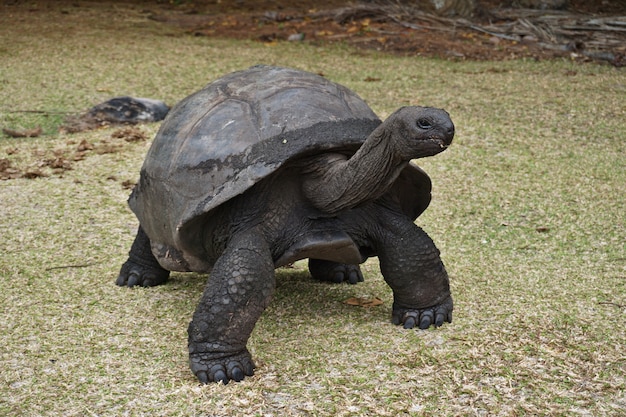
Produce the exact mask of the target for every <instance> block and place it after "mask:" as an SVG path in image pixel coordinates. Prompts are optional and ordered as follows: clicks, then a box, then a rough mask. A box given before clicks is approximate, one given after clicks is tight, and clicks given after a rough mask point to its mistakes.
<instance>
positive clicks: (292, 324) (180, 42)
mask: <svg viewBox="0 0 626 417" xmlns="http://www.w3.org/2000/svg"><path fill="white" fill-rule="evenodd" d="M0 7H2V8H3V9H2V10H1V11H2V13H0V39H2V42H1V43H0V59H1V60H2V65H1V66H0V85H1V88H0V103H1V104H0V125H1V127H9V128H32V127H34V126H35V125H37V124H41V125H43V127H44V131H45V132H46V133H47V135H46V136H44V137H41V138H36V139H9V138H2V139H0V159H8V160H10V161H11V162H12V164H13V166H15V167H18V168H20V169H27V168H28V167H36V166H37V165H38V164H40V163H41V160H42V159H45V158H46V155H49V154H54V152H53V151H55V150H56V151H57V154H60V155H70V154H72V152H74V151H75V147H76V146H77V144H79V143H80V142H81V141H83V140H85V141H87V142H88V143H92V144H95V145H98V144H102V143H107V141H108V142H111V140H112V139H111V134H112V132H113V129H105V130H98V131H94V132H89V133H81V134H76V135H73V136H70V135H65V134H56V133H55V128H56V126H58V124H59V123H60V118H59V117H57V116H55V115H52V116H48V117H44V116H42V115H39V114H32V113H11V112H12V111H14V110H56V111H62V112H67V111H79V110H84V109H86V108H87V107H89V106H91V105H93V104H95V103H97V102H99V101H103V100H104V99H107V98H109V97H110V96H113V95H121V94H134V95H138V96H146V97H154V98H159V99H163V100H165V101H167V102H169V103H174V102H176V101H177V100H179V99H181V98H183V97H184V96H186V95H187V94H189V93H190V92H192V91H194V90H196V89H198V88H200V87H201V86H202V85H204V84H205V83H207V82H208V81H210V80H211V79H214V78H216V77H217V76H219V75H221V74H223V73H225V72H228V71H231V70H234V69H239V68H244V67H247V66H249V65H252V64H256V63H261V62H263V63H270V64H281V65H287V66H294V67H298V68H303V69H308V70H311V71H315V72H323V73H324V74H326V75H327V76H328V77H329V78H331V79H333V80H335V81H339V82H341V83H344V84H346V85H348V86H349V87H351V88H352V89H354V90H355V91H357V92H358V93H359V94H360V95H362V96H363V97H364V98H365V99H366V100H367V101H368V102H369V103H370V104H371V105H372V107H373V108H374V109H375V111H377V112H378V113H379V114H381V115H383V116H384V115H387V114H389V113H390V112H391V111H392V110H393V109H394V108H396V107H398V106H400V105H404V104H411V103H421V104H428V105H433V106H439V107H444V108H446V109H448V111H449V112H450V113H451V114H452V117H453V119H454V120H455V122H456V124H457V127H458V135H457V139H456V142H455V144H454V145H453V146H452V147H451V148H450V149H449V150H448V151H446V152H445V153H444V154H442V155H440V156H437V157H436V158H431V159H429V160H425V161H423V162H422V163H421V165H422V166H423V167H425V169H426V170H427V171H428V172H429V173H430V174H431V177H432V178H433V181H434V185H435V190H434V201H433V204H432V205H431V207H430V208H429V210H428V211H427V212H426V213H425V214H424V216H423V217H422V218H420V219H419V223H420V224H421V225H423V226H424V228H425V229H426V230H427V231H428V232H429V233H430V234H431V236H432V237H433V238H434V240H435V241H436V242H437V243H438V245H439V247H440V249H441V250H442V252H443V256H444V261H445V262H446V264H447V266H448V269H449V271H450V273H451V275H452V286H453V291H454V295H455V301H456V310H455V320H454V323H452V324H451V325H447V326H445V327H443V328H441V329H438V330H431V331H403V330H402V329H399V328H397V327H395V326H392V325H391V324H390V323H389V316H390V304H391V293H390V291H389V289H388V288H387V287H386V285H385V284H384V282H383V280H382V277H381V276H380V273H379V270H378V267H377V265H376V262H375V260H370V261H368V263H366V265H365V267H364V269H365V273H366V282H365V283H363V284H359V285H357V286H347V285H344V286H333V285H324V284H319V283H315V282H313V281H312V280H310V279H309V277H308V275H307V274H306V272H305V269H304V267H303V265H302V264H297V265H296V268H295V269H289V270H281V271H280V272H279V278H278V291H277V295H276V298H275V300H274V301H273V303H272V304H271V306H270V308H269V309H268V310H267V311H266V313H265V314H264V315H263V317H262V319H261V320H260V322H259V323H258V325H257V328H256V330H255V332H254V335H253V337H252V340H251V343H250V348H251V350H252V352H253V355H254V357H255V359H256V360H257V363H258V365H259V366H258V370H257V375H256V376H255V377H253V378H250V379H247V380H246V381H245V382H243V383H240V384H229V385H228V386H225V387H224V386H217V385H210V386H200V385H199V384H198V383H197V382H196V380H195V378H194V377H193V375H192V374H191V372H190V371H189V369H188V366H187V353H186V326H187V324H188V321H189V319H190V317H191V313H192V311H193V309H194V307H195V303H196V300H197V299H198V297H199V296H200V292H201V290H202V287H203V284H204V278H203V277H202V276H200V275H194V274H190V275H184V274H174V275H173V279H172V281H171V282H170V283H169V284H168V285H166V286H162V287H159V288H153V289H136V290H128V289H120V288H117V287H116V286H115V285H114V284H113V281H114V279H115V276H116V274H117V271H118V268H119V265H120V264H121V263H122V262H123V261H124V260H125V255H126V252H127V250H128V248H129V245H130V243H131V241H132V238H133V232H134V229H135V227H136V221H135V219H134V218H133V216H132V214H131V213H130V211H129V210H128V209H127V208H126V205H125V200H126V198H127V194H128V190H127V189H125V188H124V187H123V185H122V183H124V182H125V181H134V180H136V178H137V174H138V170H139V167H140V165H141V161H142V157H143V155H144V154H145V152H146V149H147V146H148V145H147V143H146V142H133V143H129V142H124V141H119V142H115V143H116V144H119V146H117V147H115V146H114V148H115V151H113V152H110V153H98V152H95V151H93V152H90V153H88V154H87V156H86V157H85V158H84V160H82V161H75V162H73V164H72V168H73V169H72V170H64V171H62V172H60V173H59V174H54V173H52V172H50V173H49V174H50V176H48V177H43V178H37V179H30V180H29V179H14V180H7V181H1V182H0V201H1V204H0V207H1V210H2V217H1V219H2V220H1V221H0V235H1V236H2V240H1V243H0V251H1V253H2V256H0V280H1V281H0V282H1V283H2V291H0V306H2V307H1V308H2V317H3V319H2V320H1V321H0V335H1V340H2V343H1V344H0V414H1V415H22V416H40V415H43V416H48V415H49V416H53V415H54V416H59V415H63V416H92V415H93V416H119V415H130V416H143V415H146V416H148V415H149V416H173V415H185V416H231V415H233V416H234V415H250V416H256V415H258V416H266V415H274V416H279V415H320V416H326V415H328V416H331V415H332V416H348V415H351V416H352V415H380V416H386V415H388V416H399V415H400V416H402V415H405V416H409V415H410V416H431V415H437V416H448V415H449V416H453V415H459V416H465V415H481V416H482V415H502V416H521V415H555V416H565V415H568V416H569V415H580V416H600V415H603V416H604V415H606V416H618V415H624V414H625V413H626V395H625V394H624V392H625V388H626V381H625V377H626V371H625V368H626V357H625V356H624V352H625V341H626V330H625V329H626V320H625V307H624V305H625V304H626V288H625V281H626V279H625V275H626V272H625V263H624V260H625V259H626V250H625V247H624V242H625V241H626V230H625V226H624V214H623V213H625V212H626V204H625V199H624V195H625V192H626V186H625V184H626V164H625V160H624V155H625V153H626V149H624V146H625V145H624V144H625V142H624V138H625V137H626V125H625V124H624V120H625V119H626V117H625V116H626V100H625V98H624V97H626V94H625V93H626V83H625V81H624V73H623V70H616V69H614V68H609V67H603V66H596V65H585V66H577V65H574V64H571V63H569V62H566V61H559V62H542V63H535V62H506V63H465V62H459V63H453V62H444V61H436V60H425V59H420V58H414V57H413V58H398V57H389V56H382V55H377V54H374V53H356V52H355V51H352V50H349V49H342V48H340V47H332V48H325V47H313V46H308V45H292V44H279V45H278V46H274V47H266V46H262V45H258V44H253V43H245V42H229V41H218V40H212V39H207V38H193V37H187V36H182V35H180V34H178V33H176V32H173V31H172V30H170V29H166V28H163V27H161V26H158V25H157V24H156V23H154V22H151V21H149V20H147V19H146V15H145V13H142V12H141V9H140V8H136V9H134V8H132V7H130V6H116V7H113V8H109V9H102V8H100V6H98V4H97V3H90V4H89V7H87V6H86V5H83V6H81V7H73V6H68V8H67V10H66V12H67V13H66V14H64V13H60V11H59V10H54V9H53V10H46V9H45V5H44V6H38V10H39V11H38V12H32V11H31V12H29V11H28V9H29V8H33V7H34V6H32V5H31V6H29V5H28V4H27V5H18V6H0ZM16 25H17V26H16ZM12 28H18V29H12ZM122 29H123V30H122ZM368 77H369V79H376V78H380V81H376V82H368V81H365V80H366V79H368ZM157 127H158V126H155V125H151V126H144V127H141V129H142V131H143V132H144V133H145V134H146V135H148V137H151V136H153V135H154V133H155V132H156V129H157ZM103 141H104V142H103ZM361 295H366V296H377V297H380V298H381V299H383V301H384V304H383V305H382V306H380V307H376V308H371V309H362V308H357V307H352V306H348V305H345V304H343V302H342V301H343V300H345V299H347V298H349V297H353V296H361Z"/></svg>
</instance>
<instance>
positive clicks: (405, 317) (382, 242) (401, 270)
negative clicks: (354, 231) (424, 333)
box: [376, 211, 453, 329]
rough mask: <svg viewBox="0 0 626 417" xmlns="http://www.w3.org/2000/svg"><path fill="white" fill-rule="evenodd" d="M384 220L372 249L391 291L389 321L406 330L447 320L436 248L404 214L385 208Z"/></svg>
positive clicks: (446, 288) (447, 300) (446, 292)
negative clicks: (377, 239) (374, 247)
mask: <svg viewBox="0 0 626 417" xmlns="http://www.w3.org/2000/svg"><path fill="white" fill-rule="evenodd" d="M390 213H391V214H390ZM384 219H385V220H384V224H383V228H382V231H381V232H380V236H379V241H378V242H377V243H376V246H377V248H376V249H377V253H378V258H379V260H380V269H381V272H382V274H383V277H384V278H385V281H386V282H387V284H389V286H390V287H391V289H392V290H393V296H394V303H393V313H392V322H393V323H394V324H403V325H404V328H406V329H410V328H413V327H415V326H418V327H419V328H420V329H427V328H429V327H430V326H431V325H435V326H436V327H439V326H441V325H442V324H443V323H444V322H448V323H451V322H452V310H453V302H452V297H451V295H450V284H449V281H448V274H447V272H446V269H445V267H444V265H443V262H442V261H441V259H440V257H439V250H438V249H437V248H436V247H435V244H434V243H433V241H432V240H431V239H430V237H428V235H427V234H426V233H425V232H424V231H423V230H422V229H420V228H419V227H417V226H416V225H415V224H414V223H413V222H412V221H411V220H410V219H409V218H408V217H406V216H403V215H401V214H398V213H393V212H391V211H387V214H386V215H385V217H384Z"/></svg>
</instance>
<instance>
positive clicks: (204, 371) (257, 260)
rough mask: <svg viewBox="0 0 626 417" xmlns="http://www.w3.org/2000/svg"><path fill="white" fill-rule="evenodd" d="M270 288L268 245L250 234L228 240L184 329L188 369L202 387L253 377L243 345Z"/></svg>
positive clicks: (272, 285) (271, 269)
mask: <svg viewBox="0 0 626 417" xmlns="http://www.w3.org/2000/svg"><path fill="white" fill-rule="evenodd" d="M274 288H275V278H274V263H273V262H272V257H271V253H270V250H269V247H268V245H267V242H266V241H265V240H264V239H263V238H262V237H261V235H260V234H258V233H255V232H254V231H247V232H244V233H239V234H238V235H235V236H234V237H232V238H231V239H230V241H229V242H228V245H227V247H226V250H225V251H224V253H223V254H222V256H220V258H219V259H218V260H217V262H216V264H215V266H214V268H213V271H212V272H211V275H210V276H209V280H208V282H207V285H206V287H205V290H204V293H203V295H202V298H201V299H200V303H199V305H198V307H197V309H196V311H195V313H194V315H193V320H192V321H191V324H190V325H189V330H188V333H189V361H190V367H191V370H192V371H193V373H194V374H195V375H196V376H197V377H198V379H199V380H200V381H201V382H203V383H208V382H220V381H221V382H223V383H224V384H227V383H228V382H229V381H230V380H233V381H241V380H242V379H243V378H244V377H245V376H251V375H253V374H254V363H253V362H252V358H251V356H250V353H249V352H248V350H247V348H246V344H247V342H248V338H249V337H250V334H251V333H252V330H253V329H254V325H255V324H256V322H257V320H258V319H259V317H260V316H261V313H263V311H264V310H265V307H267V305H268V304H269V302H270V299H271V297H272V295H273V293H274Z"/></svg>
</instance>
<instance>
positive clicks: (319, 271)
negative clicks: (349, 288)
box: [309, 259, 363, 284]
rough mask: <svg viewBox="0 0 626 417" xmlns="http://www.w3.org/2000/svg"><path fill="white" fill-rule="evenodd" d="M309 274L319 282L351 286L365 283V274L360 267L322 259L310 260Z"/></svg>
mask: <svg viewBox="0 0 626 417" xmlns="http://www.w3.org/2000/svg"><path fill="white" fill-rule="evenodd" d="M309 272H311V275H312V276H313V278H315V279H317V280H319V281H330V282H335V283H338V284H340V283H342V282H344V281H347V282H348V283H350V284H356V283H357V282H363V274H362V273H361V268H359V266H358V265H350V264H342V263H338V262H332V261H325V260H322V259H309Z"/></svg>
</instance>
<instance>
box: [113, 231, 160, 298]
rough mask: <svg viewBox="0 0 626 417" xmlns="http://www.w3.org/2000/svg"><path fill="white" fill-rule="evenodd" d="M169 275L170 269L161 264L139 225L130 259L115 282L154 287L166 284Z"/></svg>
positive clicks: (129, 254) (130, 285)
mask: <svg viewBox="0 0 626 417" xmlns="http://www.w3.org/2000/svg"><path fill="white" fill-rule="evenodd" d="M169 276H170V271H168V270H166V269H163V268H162V267H161V265H159V263H158V262H157V260H156V258H155V257H154V255H153V254H152V250H151V249H150V239H149V238H148V236H147V235H146V233H145V232H144V231H143V229H142V228H141V226H139V229H138V230H137V236H136V237H135V241H134V242H133V245H132V246H131V248H130V252H128V260H127V261H126V262H124V264H123V265H122V268H121V269H120V273H119V275H118V277H117V280H116V281H115V283H116V284H117V285H119V286H128V287H134V286H135V285H140V286H143V287H153V286H155V285H161V284H165V282H166V281H167V278H168V277H169Z"/></svg>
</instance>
